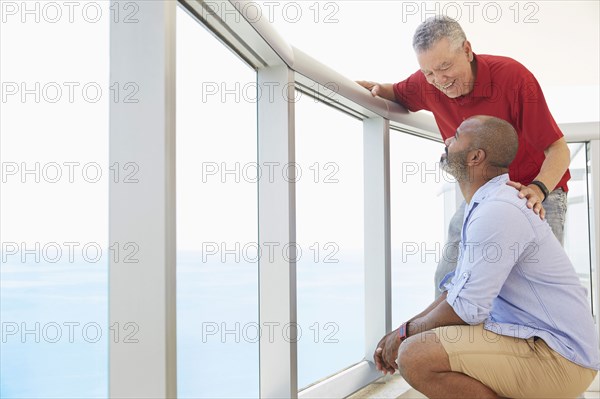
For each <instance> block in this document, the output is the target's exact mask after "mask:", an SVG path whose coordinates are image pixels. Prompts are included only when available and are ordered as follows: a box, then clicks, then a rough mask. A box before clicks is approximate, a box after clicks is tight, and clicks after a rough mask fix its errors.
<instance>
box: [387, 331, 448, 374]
mask: <svg viewBox="0 0 600 399" xmlns="http://www.w3.org/2000/svg"><path fill="white" fill-rule="evenodd" d="M397 363H398V370H399V371H400V374H401V375H402V377H404V379H406V380H407V381H408V382H409V383H410V382H411V381H414V380H416V379H419V377H423V376H427V375H428V374H430V373H432V372H442V371H450V363H449V361H448V355H447V354H446V351H445V350H444V348H443V346H442V344H441V343H440V341H439V339H438V337H437V335H436V333H435V332H433V331H428V332H425V333H422V334H418V335H414V336H412V337H410V338H408V339H407V340H406V341H404V342H403V343H402V345H400V350H399V351H398V359H397Z"/></svg>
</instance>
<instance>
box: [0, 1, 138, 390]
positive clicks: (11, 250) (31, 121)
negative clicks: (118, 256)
mask: <svg viewBox="0 0 600 399" xmlns="http://www.w3.org/2000/svg"><path fill="white" fill-rule="evenodd" d="M109 6H110V4H109V2H88V1H84V2H72V3H69V4H68V2H3V3H2V27H1V28H0V29H1V33H0V71H1V75H0V80H1V83H2V88H1V97H2V98H1V103H0V107H1V110H0V115H1V116H0V130H1V132H2V134H1V136H0V158H1V167H2V173H1V182H0V184H1V187H0V220H1V224H0V237H1V240H2V242H1V249H0V255H1V258H2V259H1V264H0V320H1V341H0V397H2V398H98V397H107V396H108V343H109V341H110V340H122V339H124V338H125V336H127V337H128V338H129V339H135V338H136V337H135V326H134V325H131V326H130V327H131V328H129V329H126V327H125V326H123V325H119V326H117V325H113V326H109V324H108V260H109V256H112V255H113V254H114V253H116V251H119V250H121V251H123V250H124V248H123V247H122V246H121V247H120V246H119V244H116V245H114V246H113V245H109V243H108V240H107V237H108V185H109V181H110V180H109V179H121V180H117V182H122V181H123V180H122V178H123V177H124V173H128V172H130V171H131V170H124V169H122V167H123V165H109V163H108V109H109V104H110V102H111V101H122V100H123V97H121V98H120V99H117V98H115V95H118V94H124V92H123V91H120V92H119V89H121V90H122V89H123V86H122V85H120V86H114V87H113V89H112V90H111V86H110V85H109V68H108V66H109V64H108V59H109V24H110V20H111V19H110V10H109ZM120 83H121V84H122V83H125V82H120ZM132 84H135V83H134V82H132ZM119 172H121V174H119ZM121 253H122V252H121ZM132 333H133V335H128V334H132Z"/></svg>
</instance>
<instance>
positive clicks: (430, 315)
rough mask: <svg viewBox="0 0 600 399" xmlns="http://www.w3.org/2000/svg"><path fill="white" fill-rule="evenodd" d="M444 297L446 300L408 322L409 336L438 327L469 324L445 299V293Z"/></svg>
mask: <svg viewBox="0 0 600 399" xmlns="http://www.w3.org/2000/svg"><path fill="white" fill-rule="evenodd" d="M443 297H444V300H442V301H440V302H438V304H437V305H436V306H435V307H434V308H433V309H431V310H430V311H429V312H427V313H426V314H424V315H422V316H419V317H416V318H414V319H413V320H412V321H410V322H409V323H408V336H411V335H415V334H419V333H422V332H424V331H429V330H432V329H434V328H437V327H443V326H455V325H465V324H467V323H465V321H464V320H463V319H461V318H460V317H459V316H458V315H457V314H456V312H455V311H454V309H452V306H450V304H449V303H448V302H447V301H446V300H445V299H446V295H443ZM440 298H441V297H440ZM438 299H439V298H438ZM423 313H424V312H423Z"/></svg>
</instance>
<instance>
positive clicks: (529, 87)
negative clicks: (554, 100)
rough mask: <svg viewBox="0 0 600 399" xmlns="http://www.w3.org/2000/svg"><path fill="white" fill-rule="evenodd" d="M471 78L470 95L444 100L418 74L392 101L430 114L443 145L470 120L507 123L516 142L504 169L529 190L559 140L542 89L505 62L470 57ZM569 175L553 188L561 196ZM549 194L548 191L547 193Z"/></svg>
mask: <svg viewBox="0 0 600 399" xmlns="http://www.w3.org/2000/svg"><path fill="white" fill-rule="evenodd" d="M475 60H476V62H477V76H476V78H475V86H474V88H473V90H472V91H471V92H470V93H469V94H467V95H465V96H460V97H458V98H449V97H448V96H446V95H445V94H444V93H442V92H441V91H440V90H438V89H437V88H435V86H433V85H431V84H429V83H427V80H426V79H425V75H424V74H423V73H422V72H421V71H417V72H415V73H414V74H412V75H411V76H410V77H409V78H408V79H406V80H404V81H402V82H399V83H396V84H395V85H394V94H395V96H396V100H397V101H398V102H399V103H401V104H403V105H404V106H405V107H406V108H407V109H408V110H409V111H413V112H416V111H419V110H427V111H431V112H433V115H434V117H435V121H436V122H437V125H438V127H439V129H440V132H441V133H442V137H443V138H444V140H446V139H447V138H449V137H453V136H454V132H455V131H456V128H457V127H458V126H459V125H460V124H461V123H462V121H463V120H465V119H466V118H468V117H470V116H473V115H491V116H495V117H497V118H502V119H504V120H506V121H508V122H510V123H511V124H512V125H513V127H514V128H515V130H516V131H517V134H518V136H519V150H518V151H517V156H516V157H515V159H514V161H513V162H512V164H511V165H510V167H509V171H508V172H509V176H510V178H511V180H513V181H517V182H520V183H522V184H529V183H531V181H532V180H533V179H534V178H535V177H536V176H537V175H538V174H539V172H540V168H541V167H542V163H543V162H544V159H545V158H546V157H545V155H544V150H545V149H546V148H548V147H549V146H550V145H551V144H552V143H554V142H555V141H556V140H558V139H560V138H561V137H563V134H562V132H561V131H560V129H559V128H558V125H557V124H556V122H555V121H554V118H553V117H552V115H551V114H550V110H549V109H548V105H547V104H546V99H545V98H544V94H543V93H542V89H541V87H540V85H539V83H538V82H537V80H536V79H535V77H534V76H533V74H532V73H531V72H529V70H527V68H525V67H524V66H523V65H521V64H520V63H518V62H517V61H515V60H513V59H511V58H508V57H498V56H494V55H476V56H475ZM570 178H571V174H570V173H569V170H568V169H567V171H566V172H565V174H564V175H563V177H562V178H561V179H560V181H559V182H558V185H557V186H556V188H558V187H562V188H563V190H565V191H567V189H568V188H567V181H568V180H569V179H570ZM548 188H549V189H551V187H548Z"/></svg>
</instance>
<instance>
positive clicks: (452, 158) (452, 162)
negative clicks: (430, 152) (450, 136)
mask: <svg viewBox="0 0 600 399" xmlns="http://www.w3.org/2000/svg"><path fill="white" fill-rule="evenodd" d="M468 152H469V150H464V151H459V152H456V153H453V154H450V153H448V148H446V154H444V155H442V158H441V159H440V166H441V168H442V170H443V171H444V172H446V173H448V174H450V175H452V176H454V178H455V179H456V180H457V181H459V182H461V181H466V180H468V179H469V169H468V168H467V165H466V163H467V154H468Z"/></svg>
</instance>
